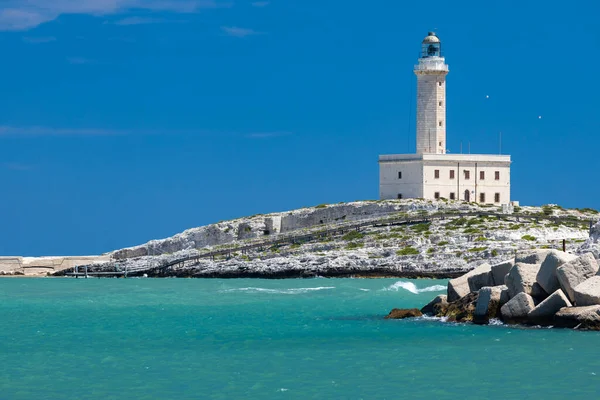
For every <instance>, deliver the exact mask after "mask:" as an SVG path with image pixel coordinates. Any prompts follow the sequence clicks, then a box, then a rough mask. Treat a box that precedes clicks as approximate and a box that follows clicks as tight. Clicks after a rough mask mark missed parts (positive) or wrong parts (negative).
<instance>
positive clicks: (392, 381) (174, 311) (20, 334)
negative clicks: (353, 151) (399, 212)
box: [0, 279, 600, 400]
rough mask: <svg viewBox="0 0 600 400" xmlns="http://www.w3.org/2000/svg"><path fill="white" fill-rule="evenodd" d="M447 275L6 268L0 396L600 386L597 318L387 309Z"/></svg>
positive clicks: (468, 392) (592, 392) (409, 392)
mask: <svg viewBox="0 0 600 400" xmlns="http://www.w3.org/2000/svg"><path fill="white" fill-rule="evenodd" d="M398 282H403V283H398ZM444 283H445V282H444V281H431V280H419V281H408V280H399V279H373V280H360V279H310V280H269V281H267V280H246V279H237V280H199V279H196V280H195V279H88V280H84V279H78V280H75V279H2V280H0V399H2V400H7V399H399V398H403V399H444V398H447V399H450V398H453V399H455V398H462V399H482V398H487V399H513V398H540V399H562V398H566V397H568V398H569V399H570V400H573V399H595V398H598V393H600V333H593V332H574V331H569V330H550V329H528V330H525V329H518V328H515V327H506V326H489V327H479V326H470V325H454V324H447V323H442V322H440V321H437V320H423V319H421V320H404V321H386V320H383V318H382V317H383V316H384V315H385V314H386V313H387V312H388V311H389V309H391V308H393V307H420V306H421V305H423V304H425V303H426V302H427V301H428V300H429V299H431V298H432V297H433V296H434V295H436V294H438V293H440V292H441V291H440V290H439V289H441V286H436V285H443V284H444ZM411 285H412V286H411ZM402 286H404V287H402ZM415 288H420V289H427V290H431V291H426V292H421V293H418V290H415ZM407 289H408V290H407ZM436 290H437V291H436ZM415 292H417V293H415Z"/></svg>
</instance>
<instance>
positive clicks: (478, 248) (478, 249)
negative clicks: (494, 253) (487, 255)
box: [469, 247, 487, 253]
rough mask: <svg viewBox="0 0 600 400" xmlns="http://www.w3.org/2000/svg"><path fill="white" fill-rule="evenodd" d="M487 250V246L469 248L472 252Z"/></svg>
mask: <svg viewBox="0 0 600 400" xmlns="http://www.w3.org/2000/svg"><path fill="white" fill-rule="evenodd" d="M485 250H487V247H473V248H472V249H469V251H470V252H471V253H479V252H480V251H485Z"/></svg>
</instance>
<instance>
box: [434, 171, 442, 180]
mask: <svg viewBox="0 0 600 400" xmlns="http://www.w3.org/2000/svg"><path fill="white" fill-rule="evenodd" d="M433 176H434V178H435V179H440V170H439V169H436V170H435V171H433Z"/></svg>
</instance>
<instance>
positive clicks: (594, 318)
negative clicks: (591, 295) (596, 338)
mask: <svg viewBox="0 0 600 400" xmlns="http://www.w3.org/2000/svg"><path fill="white" fill-rule="evenodd" d="M554 326H557V327H560V328H575V327H577V326H580V328H583V329H595V330H597V329H598V328H600V305H598V306H587V307H565V308H561V309H560V310H559V311H558V312H557V313H556V314H555V315H554Z"/></svg>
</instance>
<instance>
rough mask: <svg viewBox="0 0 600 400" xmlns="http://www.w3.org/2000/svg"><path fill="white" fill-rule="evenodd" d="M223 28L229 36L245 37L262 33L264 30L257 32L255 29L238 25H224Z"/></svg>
mask: <svg viewBox="0 0 600 400" xmlns="http://www.w3.org/2000/svg"><path fill="white" fill-rule="evenodd" d="M221 30H222V31H223V32H225V34H227V35H229V36H234V37H239V38H244V37H246V36H252V35H262V32H257V31H255V30H254V29H247V28H240V27H237V26H222V27H221Z"/></svg>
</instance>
